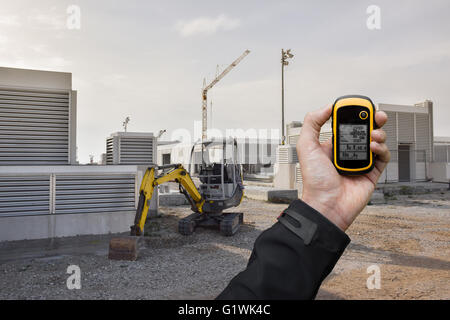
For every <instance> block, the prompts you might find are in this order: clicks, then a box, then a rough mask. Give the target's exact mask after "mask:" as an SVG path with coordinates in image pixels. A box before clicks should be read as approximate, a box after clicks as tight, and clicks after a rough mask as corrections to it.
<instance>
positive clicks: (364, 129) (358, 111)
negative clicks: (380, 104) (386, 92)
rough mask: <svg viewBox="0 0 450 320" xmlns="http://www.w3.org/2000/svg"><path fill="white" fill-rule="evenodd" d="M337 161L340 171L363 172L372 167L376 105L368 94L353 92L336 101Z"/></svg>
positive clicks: (334, 140) (349, 173)
mask: <svg viewBox="0 0 450 320" xmlns="http://www.w3.org/2000/svg"><path fill="white" fill-rule="evenodd" d="M332 119H333V120H332V121H333V123H332V128H333V164H334V166H335V167H336V169H337V171H338V172H339V173H340V174H345V175H359V174H364V173H367V172H369V171H370V170H372V168H373V165H374V155H373V153H372V152H371V151H370V142H371V141H372V139H371V137H370V135H371V133H372V130H373V129H374V126H375V123H374V122H375V107H374V105H373V103H372V101H371V100H370V99H369V98H368V97H364V96H357V95H350V96H343V97H340V98H338V99H337V100H336V101H335V103H334V105H333V113H332Z"/></svg>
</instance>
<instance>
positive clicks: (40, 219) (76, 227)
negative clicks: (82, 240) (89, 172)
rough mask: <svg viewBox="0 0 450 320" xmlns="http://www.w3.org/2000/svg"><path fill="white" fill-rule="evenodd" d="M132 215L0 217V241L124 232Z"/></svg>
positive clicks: (124, 213)
mask: <svg viewBox="0 0 450 320" xmlns="http://www.w3.org/2000/svg"><path fill="white" fill-rule="evenodd" d="M133 221H134V213H133V212H114V213H95V214H84V213H83V214H67V215H46V216H24V217H4V218H0V241H14V240H31V239H45V238H54V237H68V236H77V235H89V234H107V233H116V232H127V231H129V230H130V226H131V225H132V224H133Z"/></svg>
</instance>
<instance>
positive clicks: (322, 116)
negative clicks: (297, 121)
mask: <svg viewBox="0 0 450 320" xmlns="http://www.w3.org/2000/svg"><path fill="white" fill-rule="evenodd" d="M331 110H332V106H331V105H328V106H326V107H325V108H322V109H320V110H317V111H314V112H309V113H307V114H306V116H305V120H304V122H303V127H302V131H301V136H302V137H303V138H304V139H305V141H308V142H310V143H311V142H313V143H316V144H317V145H319V135H320V128H322V126H323V125H324V124H325V122H327V120H328V119H330V117H331Z"/></svg>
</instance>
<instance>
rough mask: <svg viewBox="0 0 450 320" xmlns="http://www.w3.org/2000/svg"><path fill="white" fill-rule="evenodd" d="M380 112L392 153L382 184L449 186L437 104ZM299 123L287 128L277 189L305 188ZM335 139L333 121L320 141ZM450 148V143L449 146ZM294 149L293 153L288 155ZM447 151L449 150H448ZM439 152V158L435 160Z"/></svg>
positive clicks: (382, 107)
mask: <svg viewBox="0 0 450 320" xmlns="http://www.w3.org/2000/svg"><path fill="white" fill-rule="evenodd" d="M378 110H383V111H384V112H386V114H387V115H388V122H387V123H386V124H385V126H384V127H383V129H384V130H385V131H386V135H387V139H386V144H387V146H388V148H389V150H390V152H391V161H390V162H389V164H388V166H387V168H386V170H385V171H384V172H383V174H382V176H381V177H380V179H379V182H380V183H389V182H403V181H405V182H414V181H429V180H433V181H436V182H437V181H439V182H448V180H449V179H450V173H449V172H450V171H449V170H450V169H449V168H448V163H447V161H448V158H445V157H444V155H447V157H448V152H447V153H446V152H445V151H448V147H447V143H448V140H445V141H442V143H441V144H439V143H434V138H433V102H432V101H429V100H426V101H424V102H420V103H417V104H414V105H394V104H385V103H380V104H378ZM297 124H298V122H295V123H293V124H289V125H288V126H287V130H286V132H287V141H288V143H289V144H288V145H287V146H280V149H279V151H278V153H280V156H279V157H278V158H279V159H281V160H280V161H278V163H277V166H278V168H277V169H278V170H277V172H278V173H277V174H276V176H275V182H276V183H275V187H278V188H283V189H284V188H301V181H302V176H301V169H300V165H299V164H298V160H297V158H296V157H295V156H292V157H289V156H286V155H289V154H294V153H295V152H294V151H295V146H296V143H297V140H298V137H299V135H300V132H301V125H297ZM331 137H332V130H331V121H328V122H327V123H326V124H325V125H324V126H323V127H322V130H321V133H320V141H321V142H322V141H325V140H327V139H329V138H331ZM444 145H445V146H444ZM449 145H450V143H449ZM289 148H291V149H292V151H286V150H287V149H289ZM444 149H445V150H444ZM435 152H439V156H436V157H435Z"/></svg>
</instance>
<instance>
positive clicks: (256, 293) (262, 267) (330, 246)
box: [217, 200, 350, 300]
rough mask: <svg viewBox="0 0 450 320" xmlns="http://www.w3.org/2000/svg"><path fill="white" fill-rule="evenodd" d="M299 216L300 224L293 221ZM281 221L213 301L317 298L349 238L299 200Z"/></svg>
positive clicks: (254, 249) (257, 240)
mask: <svg viewBox="0 0 450 320" xmlns="http://www.w3.org/2000/svg"><path fill="white" fill-rule="evenodd" d="M286 211H288V212H290V213H291V214H288V216H289V217H287V218H288V219H286ZM292 211H294V212H293V213H292ZM298 214H300V216H301V217H299V220H298V221H296V220H295V219H292V216H297V217H298ZM282 217H284V218H285V219H281V218H282ZM279 220H280V221H279V222H277V223H276V224H274V225H273V226H272V227H271V228H269V229H268V230H266V231H264V232H263V233H261V235H260V236H259V237H258V238H257V239H256V241H255V244H254V248H253V252H252V254H251V256H250V259H249V262H248V265H247V268H246V269H245V270H244V271H242V272H241V273H239V274H238V275H237V276H236V277H234V278H233V279H232V280H231V281H230V283H229V284H228V286H227V287H226V288H225V290H224V291H223V292H222V293H221V294H220V295H219V296H218V297H217V299H225V300H238V299H314V298H315V296H316V294H317V291H318V290H319V287H320V285H321V283H322V281H323V280H324V279H325V277H326V276H327V275H328V274H329V273H330V272H331V270H332V269H333V267H334V265H335V264H336V263H337V261H338V259H339V258H340V256H341V255H342V253H343V252H344V250H345V248H346V247H347V245H348V244H349V243H350V239H349V237H348V236H347V235H346V234H345V233H344V232H343V231H342V230H340V229H339V228H338V227H337V226H335V225H334V224H333V223H332V222H330V221H329V220H327V219H326V218H325V217H324V216H323V215H321V214H320V213H319V212H317V211H316V210H314V209H313V208H311V207H310V206H308V205H307V204H305V203H304V202H302V201H301V200H296V201H294V202H292V203H291V204H290V206H289V207H288V208H287V209H286V210H285V212H284V213H283V214H282V215H280V218H279ZM281 220H284V221H281ZM286 222H287V223H286ZM289 224H290V226H289ZM292 226H294V228H292ZM295 231H299V232H297V233H295Z"/></svg>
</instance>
